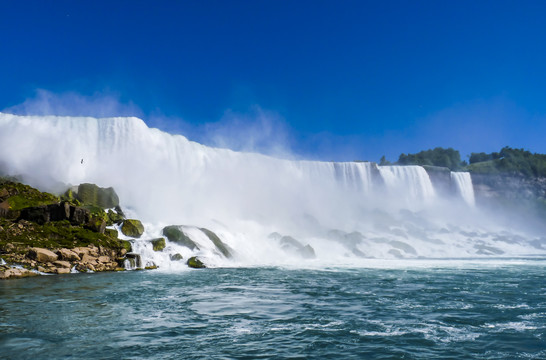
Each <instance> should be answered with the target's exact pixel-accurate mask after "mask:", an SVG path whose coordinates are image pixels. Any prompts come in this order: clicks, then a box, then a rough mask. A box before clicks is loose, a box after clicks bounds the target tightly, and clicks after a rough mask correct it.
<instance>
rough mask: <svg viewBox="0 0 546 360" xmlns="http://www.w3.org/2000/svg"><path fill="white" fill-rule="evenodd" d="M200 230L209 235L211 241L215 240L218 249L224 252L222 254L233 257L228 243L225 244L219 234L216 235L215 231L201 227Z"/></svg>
mask: <svg viewBox="0 0 546 360" xmlns="http://www.w3.org/2000/svg"><path fill="white" fill-rule="evenodd" d="M199 230H201V231H202V232H203V233H205V235H207V237H208V238H209V239H210V241H212V242H213V244H214V246H216V248H217V249H218V251H220V252H221V253H222V255H224V256H225V257H227V258H231V257H232V255H231V252H230V251H229V249H228V247H227V245H226V244H224V243H223V242H222V240H220V238H219V237H218V235H216V234H215V233H214V232H212V231H210V230H209V229H205V228H200V229H199Z"/></svg>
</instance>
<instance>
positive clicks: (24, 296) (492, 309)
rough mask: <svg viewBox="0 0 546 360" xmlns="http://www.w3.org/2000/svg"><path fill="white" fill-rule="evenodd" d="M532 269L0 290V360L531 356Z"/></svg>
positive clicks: (441, 268)
mask: <svg viewBox="0 0 546 360" xmlns="http://www.w3.org/2000/svg"><path fill="white" fill-rule="evenodd" d="M545 270H546V259H544V258H541V259H503V260H500V259H488V260H438V261H434V260H422V261H421V260H415V261H404V262H388V261H380V262H377V263H372V264H371V266H370V267H368V268H359V269H355V268H323V269H291V268H279V267H257V268H216V269H203V270H188V271H183V272H178V273H166V272H160V271H127V272H122V273H97V274H71V275H64V276H62V275H61V276H41V277H37V278H27V279H21V280H6V281H2V282H0V298H1V303H0V358H2V359H181V358H182V359H269V358H291V359H308V358H315V359H319V358H320V359H323V358H336V359H351V358H353V359H471V358H473V359H544V358H546V338H545V337H546V287H545V284H546V282H545V277H546V276H545Z"/></svg>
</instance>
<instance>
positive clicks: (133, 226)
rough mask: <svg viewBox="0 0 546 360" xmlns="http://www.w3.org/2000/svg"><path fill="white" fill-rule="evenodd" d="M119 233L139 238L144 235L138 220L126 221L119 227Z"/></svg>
mask: <svg viewBox="0 0 546 360" xmlns="http://www.w3.org/2000/svg"><path fill="white" fill-rule="evenodd" d="M121 232H122V233H123V235H125V236H130V237H133V238H139V237H141V236H142V234H143V233H144V225H142V223H141V222H140V221H139V220H135V219H126V220H125V221H123V225H122V226H121Z"/></svg>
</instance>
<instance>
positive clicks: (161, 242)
mask: <svg viewBox="0 0 546 360" xmlns="http://www.w3.org/2000/svg"><path fill="white" fill-rule="evenodd" d="M151 243H152V246H153V248H154V251H161V250H163V249H165V246H167V244H166V243H165V239H164V238H157V239H152V240H151Z"/></svg>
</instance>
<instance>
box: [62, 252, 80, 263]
mask: <svg viewBox="0 0 546 360" xmlns="http://www.w3.org/2000/svg"><path fill="white" fill-rule="evenodd" d="M57 255H59V258H60V259H61V260H66V261H79V260H81V258H80V256H79V255H78V254H76V253H75V252H74V251H72V250H69V249H61V250H59V251H57Z"/></svg>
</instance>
